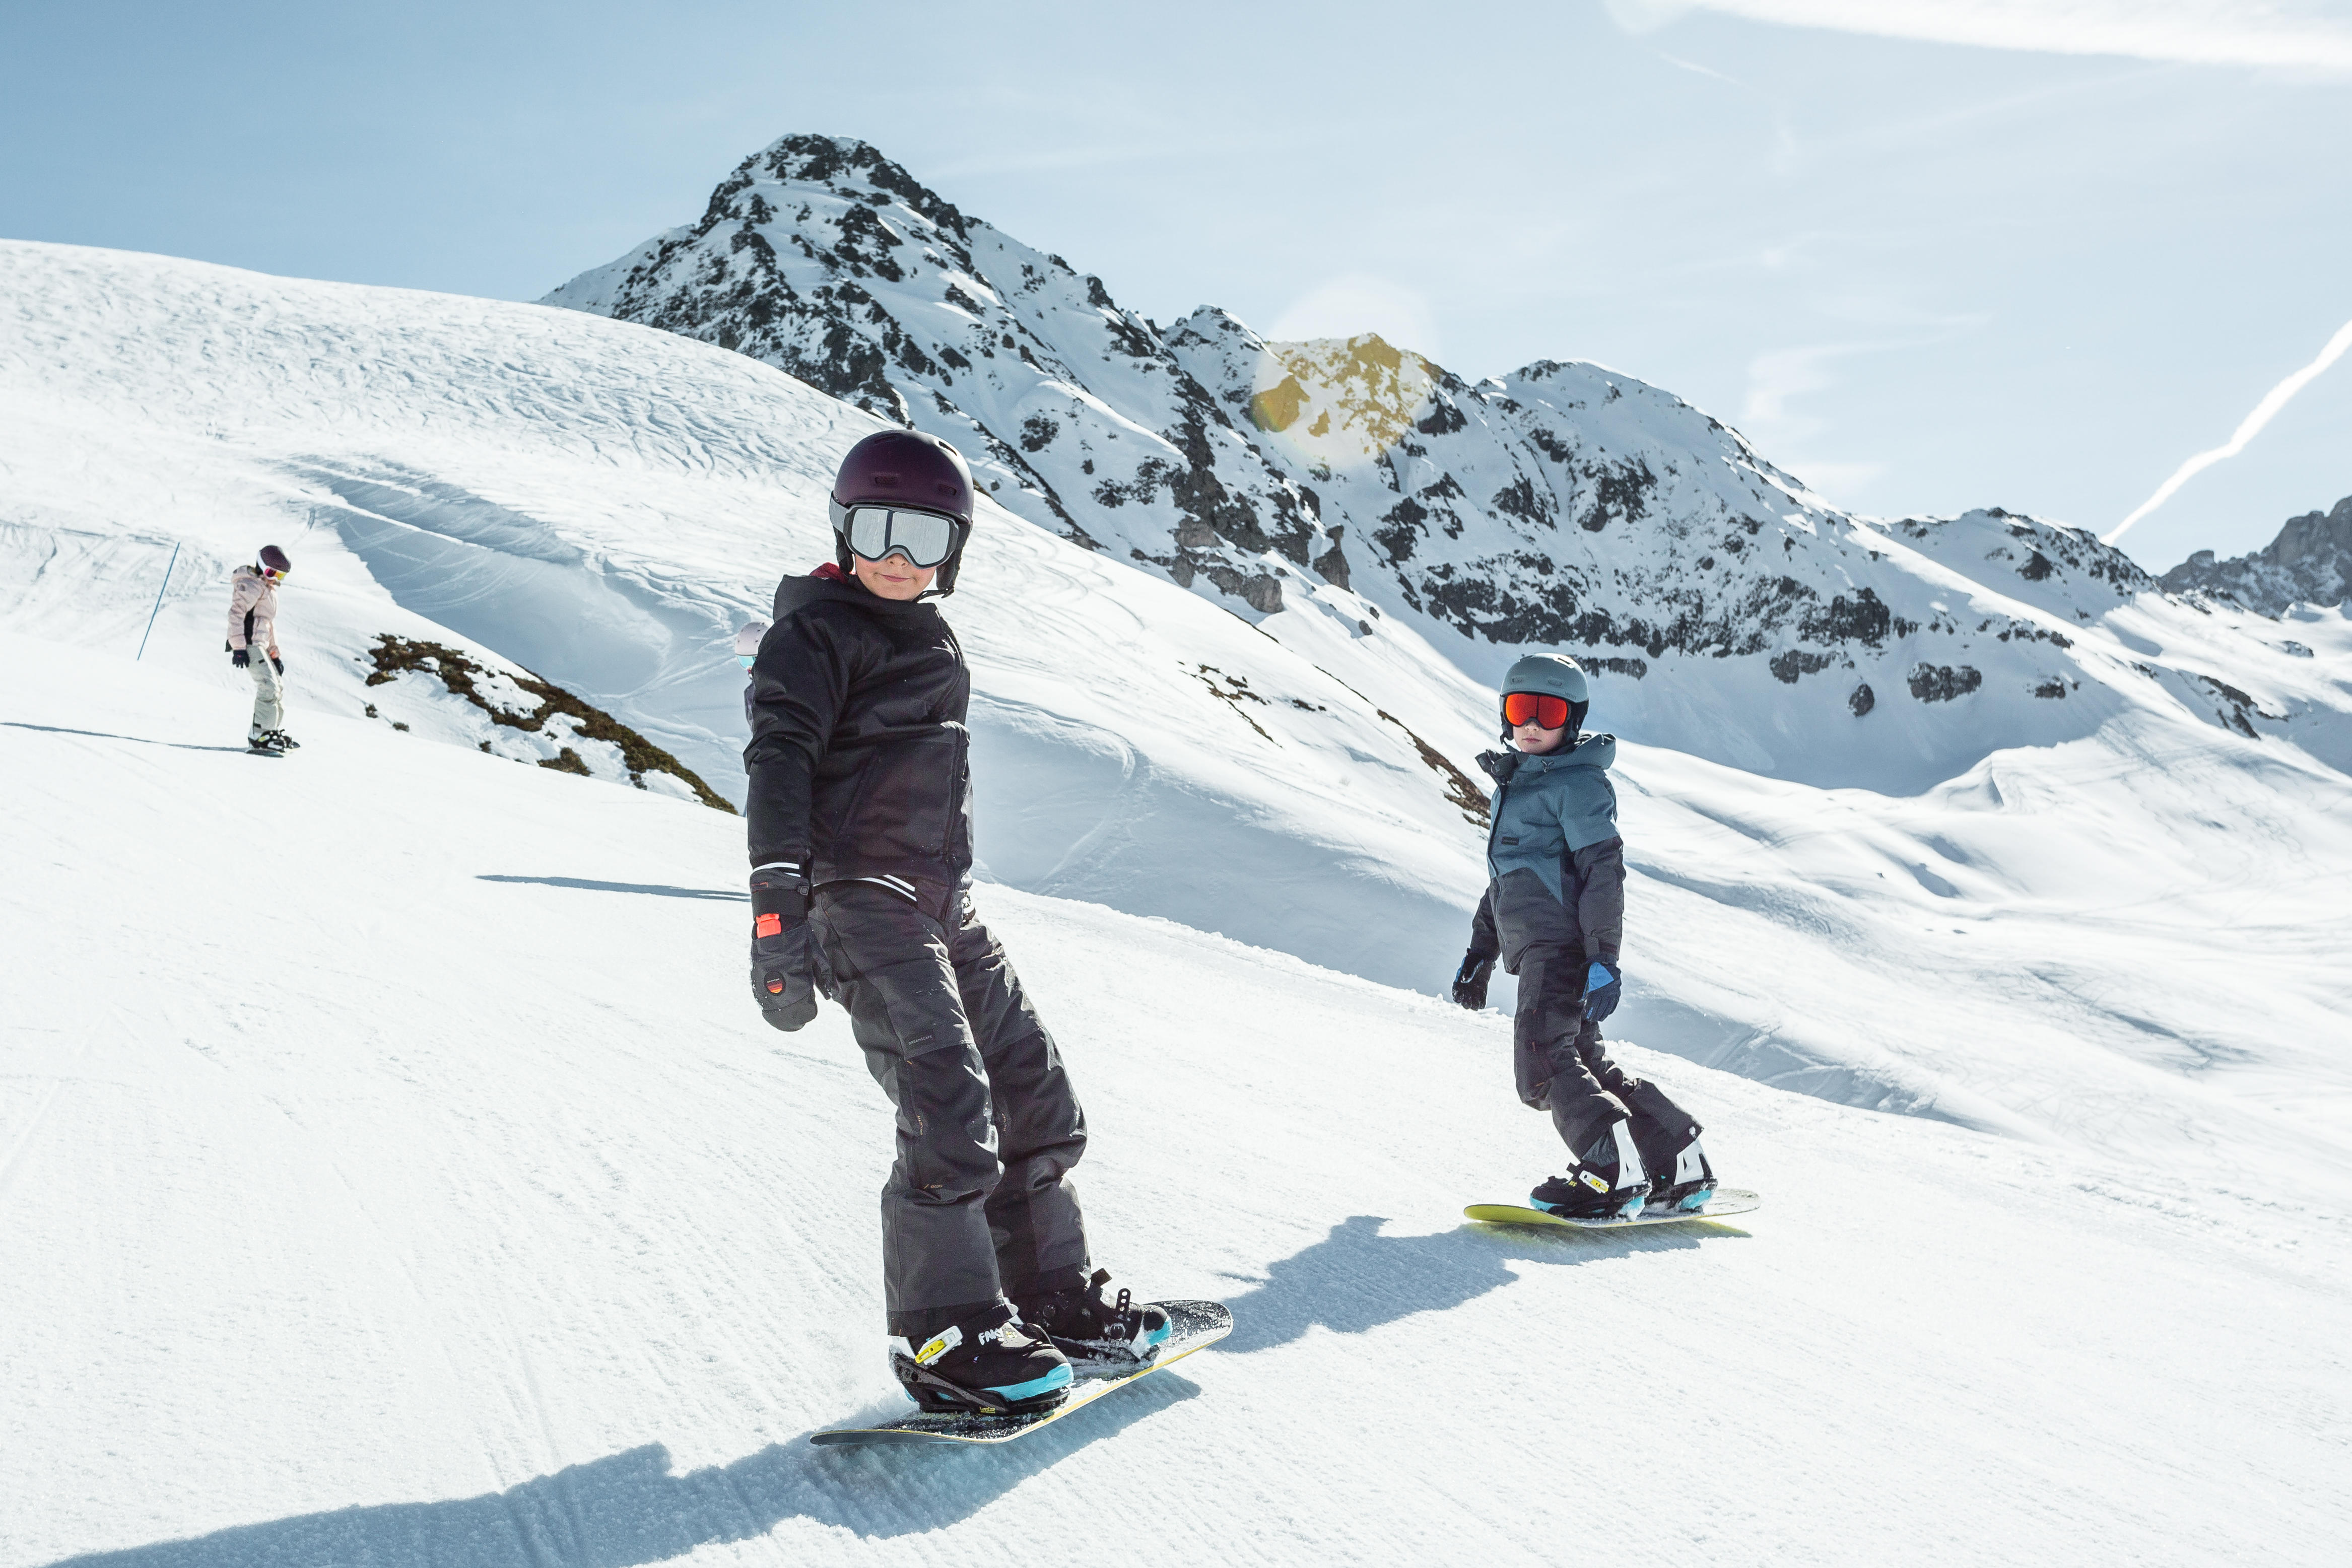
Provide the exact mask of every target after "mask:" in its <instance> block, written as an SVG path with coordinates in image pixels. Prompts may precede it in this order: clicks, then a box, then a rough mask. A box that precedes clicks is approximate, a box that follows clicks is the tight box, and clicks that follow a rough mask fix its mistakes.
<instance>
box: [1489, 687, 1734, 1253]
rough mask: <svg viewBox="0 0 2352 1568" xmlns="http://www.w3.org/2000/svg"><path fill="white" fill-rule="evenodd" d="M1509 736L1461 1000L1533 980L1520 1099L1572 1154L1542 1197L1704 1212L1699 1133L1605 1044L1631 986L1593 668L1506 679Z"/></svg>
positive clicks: (1606, 738) (1606, 1208)
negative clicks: (1590, 679)
mask: <svg viewBox="0 0 2352 1568" xmlns="http://www.w3.org/2000/svg"><path fill="white" fill-rule="evenodd" d="M1502 695H1503V701H1502V708H1503V715H1502V716H1503V739H1504V741H1505V742H1507V744H1508V745H1510V746H1511V747H1514V749H1512V750H1508V751H1489V752H1486V753H1485V754H1484V755H1482V756H1481V757H1480V758H1478V765H1479V766H1480V767H1482V768H1485V769H1486V772H1487V773H1488V774H1489V775H1490V776H1492V777H1493V779H1494V780H1495V797H1494V800H1493V801H1492V803H1491V805H1490V807H1489V815H1490V816H1491V818H1492V821H1491V823H1490V825H1489V827H1488V829H1487V838H1486V873H1487V877H1488V881H1487V883H1486V896H1485V897H1484V898H1481V899H1480V900H1479V901H1478V914H1477V916H1476V918H1475V920H1474V921H1473V923H1472V925H1471V927H1470V951H1469V952H1468V953H1467V954H1465V956H1464V957H1463V959H1462V967H1461V969H1460V971H1459V972H1457V973H1456V974H1455V976H1454V1000H1455V1001H1456V1002H1459V1003H1460V1004H1461V1005H1462V1006H1464V1007H1465V1008H1470V1009H1474V1010H1475V1009H1479V1008H1483V1007H1485V1006H1486V980H1487V977H1488V976H1489V975H1491V974H1492V973H1493V972H1494V967H1495V960H1496V958H1498V957H1499V958H1500V959H1501V960H1502V962H1503V968H1504V970H1505V971H1506V972H1507V973H1509V974H1513V975H1517V977H1519V1005H1518V1012H1517V1017H1516V1018H1515V1019H1513V1022H1512V1029H1511V1040H1512V1057H1513V1061H1514V1062H1515V1064H1516V1066H1517V1072H1518V1082H1519V1098H1520V1099H1521V1100H1524V1101H1525V1102H1527V1103H1528V1104H1529V1105H1531V1106H1533V1107H1535V1108H1536V1109H1538V1110H1549V1112H1550V1113H1551V1121H1552V1125H1553V1126H1554V1127H1556V1128H1557V1129H1559V1136H1560V1141H1561V1142H1563V1143H1565V1144H1566V1145H1568V1149H1569V1156H1570V1164H1569V1168H1568V1174H1567V1175H1566V1176H1553V1177H1551V1178H1549V1180H1547V1181H1545V1182H1544V1183H1543V1185H1541V1186H1538V1187H1537V1188H1536V1189H1535V1191H1534V1193H1533V1194H1531V1195H1530V1200H1531V1201H1532V1202H1533V1203H1534V1205H1535V1207H1538V1208H1540V1209H1543V1210H1545V1211H1546V1212H1548V1213H1552V1214H1561V1215H1568V1216H1571V1217H1574V1218H1608V1217H1613V1216H1618V1215H1630V1214H1636V1213H1639V1212H1641V1211H1642V1210H1643V1206H1644V1203H1645V1202H1646V1204H1647V1206H1648V1208H1649V1210H1650V1211H1651V1212H1652V1213H1655V1212H1658V1211H1659V1210H1661V1209H1695V1208H1698V1207H1702V1206H1703V1205H1704V1204H1705V1203H1706V1200H1707V1198H1708V1197H1710V1196H1711V1195H1712V1194H1713V1193H1714V1191H1715V1173H1714V1171H1713V1170H1711V1169H1710V1168H1709V1167H1708V1166H1707V1163H1706V1154H1705V1153H1704V1152H1703V1151H1702V1150H1701V1149H1700V1148H1699V1142H1698V1134H1699V1125H1698V1124H1697V1123H1696V1122H1695V1121H1693V1120H1692V1119H1691V1116H1690V1114H1689V1113H1688V1112H1685V1110H1683V1108H1682V1107H1681V1106H1679V1105H1677V1104H1675V1103H1674V1102H1673V1101H1672V1100H1670V1099H1668V1098H1667V1097H1666V1095H1665V1093H1664V1091H1662V1090H1661V1089H1659V1088H1658V1087H1657V1085H1655V1084H1654V1083H1650V1082H1645V1081H1644V1080H1642V1079H1639V1078H1635V1077H1633V1076H1632V1075H1630V1074H1629V1073H1627V1072H1625V1071H1623V1070H1622V1069H1621V1068H1620V1067H1618V1065H1617V1064H1616V1063H1615V1062H1613V1061H1610V1060H1609V1058H1608V1057H1607V1055H1606V1054H1604V1053H1603V1052H1602V1051H1601V1027H1600V1026H1601V1019H1605V1018H1607V1017H1608V1016H1609V1015H1610V1014H1611V1013H1612V1011H1614V1010H1615V1009H1616V1007H1617V1001H1618V998H1619V997H1620V996H1621V995H1622V992H1623V989H1624V984H1623V974H1622V971H1621V970H1620V969H1619V967H1618V951H1619V948H1620V946H1621V945H1622V941H1623V938H1624V925H1625V845H1624V841H1623V840H1622V839H1621V838H1619V837H1618V836H1617V791H1616V790H1615V789H1613V788H1612V787H1611V785H1610V782H1609V772H1608V769H1609V765H1610V763H1612V762H1613V761H1614V760H1616V757H1617V737H1614V736H1610V735H1587V734H1584V733H1583V725H1584V716H1585V713H1586V711H1587V710H1588V709H1589V707H1590V706H1591V698H1590V695H1589V691H1588V688H1587V686H1586V685H1585V680H1584V672H1583V671H1582V670H1581V669H1580V668H1578V667H1577V664H1576V661H1575V660H1573V659H1570V658H1566V657H1564V656H1562V655H1560V654H1558V653H1529V654H1528V655H1527V656H1526V657H1524V658H1522V659H1520V660H1519V661H1518V662H1517V663H1516V664H1513V665H1512V666H1511V668H1510V672H1509V674H1507V675H1506V676H1505V677H1504V679H1503V694H1502Z"/></svg>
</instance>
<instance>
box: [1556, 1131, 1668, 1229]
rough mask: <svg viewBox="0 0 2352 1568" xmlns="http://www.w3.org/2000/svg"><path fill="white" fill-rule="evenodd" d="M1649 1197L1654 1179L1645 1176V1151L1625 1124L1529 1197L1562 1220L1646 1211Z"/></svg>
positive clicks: (1617, 1216) (1605, 1135) (1597, 1141)
mask: <svg viewBox="0 0 2352 1568" xmlns="http://www.w3.org/2000/svg"><path fill="white" fill-rule="evenodd" d="M1649 1196H1650V1183H1649V1179H1648V1178H1647V1177H1645V1176H1643V1174H1642V1155H1641V1153H1640V1151H1638V1150H1637V1149H1635V1148H1634V1147H1633V1132H1632V1130H1631V1129H1630V1128H1629V1127H1628V1126H1627V1125H1626V1124H1625V1123H1623V1122H1612V1123H1611V1124H1609V1130H1608V1131H1607V1132H1605V1133H1603V1134H1601V1136H1600V1137H1598V1138H1596V1139H1594V1140H1593V1141H1592V1145H1591V1147H1590V1148H1588V1149H1586V1150H1585V1151H1584V1152H1583V1153H1582V1154H1581V1155H1578V1156H1577V1158H1576V1160H1575V1162H1574V1163H1573V1164H1571V1165H1570V1166H1569V1167H1568V1174H1567V1175H1566V1176H1553V1177H1551V1178H1550V1179H1549V1180H1548V1181H1546V1182H1545V1183H1544V1184H1543V1185H1542V1186H1538V1187H1537V1188H1536V1189H1535V1191H1533V1192H1531V1193H1529V1194H1528V1202H1529V1203H1530V1204H1532V1205H1534V1206H1535V1207H1538V1208H1540V1209H1542V1210H1543V1211H1544V1212H1545V1213H1546V1214H1557V1215H1559V1217H1560V1218H1563V1219H1618V1218H1625V1217H1628V1216H1631V1215H1635V1214H1639V1213H1640V1212H1641V1211H1642V1200H1643V1198H1645V1197H1649Z"/></svg>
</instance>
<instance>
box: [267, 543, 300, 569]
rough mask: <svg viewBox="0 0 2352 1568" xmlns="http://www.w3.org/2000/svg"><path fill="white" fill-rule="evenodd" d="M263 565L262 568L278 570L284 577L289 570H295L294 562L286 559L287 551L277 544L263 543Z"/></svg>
mask: <svg viewBox="0 0 2352 1568" xmlns="http://www.w3.org/2000/svg"><path fill="white" fill-rule="evenodd" d="M261 565H262V570H265V571H273V572H276V573H277V574H278V576H280V577H284V576H285V575H286V574H287V573H288V572H289V571H292V570H294V563H293V562H292V561H290V560H288V559H286V552H285V551H284V550H282V549H278V547H277V546H276V545H263V546H262V547H261Z"/></svg>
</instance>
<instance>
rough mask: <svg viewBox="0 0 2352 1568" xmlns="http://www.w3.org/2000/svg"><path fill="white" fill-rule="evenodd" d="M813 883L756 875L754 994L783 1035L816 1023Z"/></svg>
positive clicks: (788, 875)
mask: <svg viewBox="0 0 2352 1568" xmlns="http://www.w3.org/2000/svg"><path fill="white" fill-rule="evenodd" d="M808 903H809V901H808V883H807V882H806V881H805V880H804V879H803V877H802V876H801V873H800V872H799V871H798V870H797V869H787V868H785V867H783V866H761V868H760V869H759V870H758V871H755V872H753V873H751V994H752V996H754V997H755V998H758V999H759V1003H760V1013H761V1017H763V1018H765V1019H767V1020H768V1021H769V1022H770V1023H771V1024H772V1025H774V1026H775V1027H776V1028H778V1029H781V1030H795V1029H798V1028H800V1027H801V1026H802V1025H803V1024H805V1023H807V1022H808V1021H809V1019H813V1018H814V1017H816V972H817V967H818V962H819V960H818V956H817V951H816V934H815V933H814V932H813V931H811V930H810V929H809V925H808Z"/></svg>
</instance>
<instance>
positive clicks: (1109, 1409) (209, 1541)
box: [51, 1371, 1200, 1568]
mask: <svg viewBox="0 0 2352 1568" xmlns="http://www.w3.org/2000/svg"><path fill="white" fill-rule="evenodd" d="M1199 1392H1200V1390H1199V1389H1198V1388H1197V1387H1196V1386H1195V1385H1192V1384H1191V1383H1188V1382H1186V1381H1184V1380H1183V1379H1181V1377H1179V1376H1177V1375H1175V1373H1174V1372H1173V1371H1170V1372H1164V1373H1160V1374H1159V1375H1155V1376H1153V1377H1150V1378H1149V1379H1147V1380H1145V1381H1143V1382H1141V1383H1139V1384H1138V1385H1136V1386H1135V1387H1134V1388H1133V1389H1130V1390H1129V1391H1127V1392H1125V1393H1122V1394H1120V1395H1119V1396H1117V1397H1116V1398H1111V1399H1106V1400H1103V1401H1102V1402H1101V1403H1099V1404H1097V1405H1096V1406H1091V1407H1089V1408H1088V1409H1087V1410H1086V1411H1083V1412H1081V1413H1079V1414H1078V1415H1076V1416H1072V1417H1071V1418H1070V1419H1069V1420H1067V1421H1058V1422H1055V1424H1054V1425H1053V1426H1051V1427H1045V1428H1043V1429H1042V1430H1040V1431H1038V1432H1036V1433H1034V1434H1033V1435H1032V1436H1030V1437H1024V1438H1023V1439H1022V1440H1021V1441H1020V1442H1018V1443H1016V1444H1013V1445H1012V1446H1010V1447H1008V1448H953V1449H942V1448H935V1447H927V1448H812V1447H810V1446H809V1445H808V1444H807V1443H806V1442H803V1441H802V1440H800V1439H798V1438H795V1439H793V1441H790V1442H785V1443H772V1444H770V1445H769V1446H768V1447H767V1448H762V1449H761V1450H760V1451H759V1452H758V1453H756V1454H751V1455H750V1456H748V1457H746V1458H740V1459H738V1460H736V1461H735V1462H734V1463H733V1464H731V1465H723V1466H713V1467H711V1468H709V1469H699V1470H689V1471H688V1472H687V1473H686V1474H684V1475H678V1474H675V1473H674V1472H673V1471H672V1470H671V1469H670V1460H669V1450H668V1449H667V1448H663V1447H662V1446H661V1445H660V1444H658V1443H647V1444H646V1445H645V1446H644V1447H642V1448H631V1449H629V1450H627V1451H626V1452H625V1453H619V1454H614V1455H612V1456H610V1457H609V1458H602V1459H593V1460H591V1461H589V1462H588V1463H586V1464H581V1465H573V1466H571V1467H570V1468H568V1469H561V1470H558V1471H556V1472H555V1474H553V1475H551V1476H540V1477H538V1478H536V1479H531V1480H528V1481H525V1482H523V1483H522V1484H521V1485H520V1486H515V1487H509V1489H507V1490H505V1491H502V1492H491V1493H488V1494H486V1495H484V1496H481V1497H469V1498H459V1499H457V1500H451V1501H447V1502H395V1503H383V1504H379V1505H376V1506H373V1507H367V1508H346V1509H339V1510H337V1511H334V1512H332V1513H310V1514H300V1515H298V1516H296V1517H294V1518H291V1519H279V1520H272V1521H269V1522H268V1523H266V1524H241V1525H236V1526H233V1527H232V1528H230V1529H227V1530H222V1531H215V1532H214V1533H212V1534H210V1535H204V1536H198V1537H196V1538H195V1539H194V1540H190V1541H167V1542H160V1543H158V1544H156V1545H152V1546H136V1547H132V1548H130V1549H129V1550H127V1551H122V1552H93V1553H90V1554H89V1555H87V1556H82V1557H69V1558H67V1559H64V1560H63V1561H62V1562H59V1563H54V1564H52V1565H51V1568H253V1565H254V1564H257V1563H268V1564H272V1565H275V1568H324V1565H326V1564H330V1563H371V1564H375V1565H377V1568H642V1565H644V1564H647V1563H662V1562H667V1561H668V1560H670V1559H672V1558H676V1557H682V1556H684V1555H685V1554H686V1553H688V1552H692V1551H694V1550H696V1549H697V1548H698V1547H703V1546H710V1545H716V1544H720V1543H723V1542H734V1541H751V1540H757V1539H758V1538H760V1537H761V1536H764V1535H766V1534H767V1533H768V1532H769V1531H772V1530H773V1529H775V1527H776V1526H777V1525H779V1524H782V1523H783V1522H784V1521H787V1520H792V1519H807V1520H812V1521H815V1522H816V1523H819V1524H824V1525H832V1526H836V1527H839V1528H842V1529H845V1530H851V1531H856V1533H857V1534H859V1535H861V1536H864V1537H866V1538H867V1539H877V1538H889V1537H896V1536H903V1535H915V1534H919V1533H921V1532H923V1531H931V1530H940V1529H943V1528H945V1527H947V1526H949V1525H951V1524H955V1523H958V1522H960V1521H963V1520H965V1519H968V1518H970V1517H971V1515H973V1514H974V1513H977V1512H978V1511H980V1510H982V1508H985V1507H986V1506H987V1505H988V1504H990V1503H991V1502H993V1501H995V1500H997V1499H998V1498H1000V1497H1003V1495H1004V1494H1006V1493H1007V1492H1010V1491H1011V1490H1013V1489H1014V1488H1015V1487H1017V1486H1019V1485H1020V1484H1021V1483H1022V1482H1024V1481H1025V1480H1027V1479H1029V1478H1030V1477H1032V1476H1034V1475H1035V1474H1037V1473H1038V1472H1039V1471H1041V1470H1045V1469H1049V1468H1051V1467H1052V1466H1053V1465H1054V1464H1055V1463H1056V1462H1057V1461H1059V1460H1060V1459H1062V1458H1065V1457H1066V1456H1067V1455H1069V1454H1071V1453H1073V1452H1075V1451H1076V1450H1077V1449H1079V1448H1084V1447H1086V1446H1087V1444H1088V1443H1092V1442H1095V1441H1097V1440H1098V1439H1100V1438H1104V1437H1111V1436H1114V1435H1116V1434H1117V1433H1118V1432H1119V1431H1120V1430H1121V1429H1122V1428H1124V1427H1129V1426H1130V1425H1132V1424H1134V1423H1135V1422H1137V1421H1139V1420H1142V1419H1143V1418H1144V1417H1146V1416H1150V1415H1153V1414H1154V1413H1156V1412H1158V1411H1160V1410H1164V1409H1166V1408H1168V1407H1169V1406H1172V1405H1176V1404H1180V1403H1181V1402H1182V1401H1184V1400H1187V1399H1190V1398H1192V1396H1195V1395H1196V1394H1198V1393H1199Z"/></svg>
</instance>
